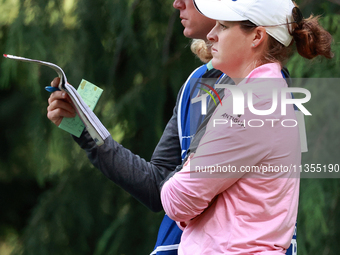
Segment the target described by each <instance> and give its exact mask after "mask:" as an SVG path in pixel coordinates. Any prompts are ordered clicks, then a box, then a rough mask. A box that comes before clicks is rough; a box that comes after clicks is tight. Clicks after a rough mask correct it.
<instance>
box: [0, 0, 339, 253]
mask: <svg viewBox="0 0 340 255" xmlns="http://www.w3.org/2000/svg"><path fill="white" fill-rule="evenodd" d="M336 2H337V1H322V2H320V1H316V0H308V1H307V0H306V1H300V2H299V3H300V6H301V8H302V10H303V13H304V14H305V16H307V14H308V13H310V12H314V13H315V14H322V15H323V19H322V23H323V25H324V26H325V27H326V29H328V30H329V31H330V32H331V33H332V34H333V36H334V45H333V49H334V52H335V58H334V59H333V60H330V61H327V60H321V59H317V60H314V61H312V62H310V61H305V60H303V59H302V58H299V57H297V56H296V55H294V56H293V57H292V59H291V60H290V62H289V63H288V68H289V70H290V72H291V74H292V76H293V77H305V78H306V77H315V78H317V77H325V78H338V77H339V73H338V70H340V69H339V67H340V63H339V58H340V54H339V53H340V46H339V42H340V31H339V29H338V25H339V21H340V15H339V10H340V5H339V4H337V3H336ZM171 5H172V1H170V0H166V1H160V0H143V1H140V0H134V1H132V0H128V1H122V0H97V1H90V0H63V1H57V0H0V53H7V54H13V55H19V56H24V57H29V58H35V59H41V60H46V61H50V62H54V63H56V64H58V65H60V66H61V67H62V68H63V69H64V71H65V73H66V75H67V77H68V80H69V82H70V83H72V84H73V85H74V86H75V87H77V86H78V84H79V82H80V81H81V79H82V78H84V79H86V80H88V81H90V82H93V83H94V84H96V85H97V86H99V87H101V88H103V89H104V93H103V95H102V97H101V99H100V101H99V103H98V105H97V107H96V109H95V113H96V114H97V115H98V117H99V118H100V119H101V120H102V122H103V123H104V125H105V126H106V127H107V128H108V129H109V131H110V133H111V134H112V136H113V137H114V138H115V139H116V140H117V141H119V142H121V143H122V144H123V145H124V146H125V147H127V148H129V149H130V150H132V151H133V152H134V153H136V154H138V155H140V156H142V157H144V158H146V159H149V158H150V156H151V153H152V151H153V149H154V147H155V145H156V144H157V142H158V139H159V137H160V135H161V134H162V131H163V128H164V126H165V124H166V122H167V121H168V119H169V117H170V116H171V113H172V109H173V106H174V103H175V99H176V95H177V92H178V89H179V87H180V86H181V85H182V83H183V82H184V81H185V79H186V77H187V76H188V74H189V73H190V72H191V71H192V70H193V69H194V68H195V67H196V66H198V65H199V64H200V62H199V61H198V60H197V59H196V58H195V57H194V56H193V55H192V53H190V50H189V49H188V48H189V47H188V46H189V44H190V40H189V39H186V38H185V37H184V36H183V35H182V31H183V28H182V25H181V24H180V22H179V19H178V13H177V12H176V11H175V10H174V9H173V8H172V6H171ZM54 77H55V73H54V72H53V71H51V70H49V69H48V68H45V67H40V66H36V65H32V64H27V63H19V62H16V61H11V60H6V59H4V58H0V121H1V125H0V136H1V143H0V152H1V153H0V197H1V200H0V202H1V203H0V254H10V253H11V251H13V254H34V255H37V254H39V255H44V254H52V255H53V254H70V255H73V254H95V255H101V254H149V253H150V251H151V250H152V249H153V245H154V243H155V240H156V235H157V230H158V226H159V223H160V220H161V218H162V216H163V213H158V214H155V213H152V212H150V211H149V210H148V209H147V208H145V207H144V206H143V205H141V204H140V203H139V202H137V201H136V200H135V199H133V198H131V197H130V195H129V194H127V193H126V192H124V191H123V190H122V189H120V188H119V187H117V186H116V185H115V184H113V183H111V182H110V181H108V180H107V179H106V178H105V177H103V175H102V174H101V173H100V172H99V171H98V170H97V169H95V168H94V167H93V166H91V164H90V163H89V161H88V160H87V158H86V156H85V154H84V152H83V151H81V150H80V149H79V148H78V146H77V145H76V144H75V143H74V142H73V141H72V139H71V138H70V135H69V134H67V133H66V132H64V131H62V130H60V129H58V128H56V127H55V126H54V125H53V124H51V123H50V121H49V120H48V119H47V118H46V107H47V99H48V97H49V94H48V93H47V92H46V91H45V90H44V87H45V86H46V85H49V83H50V82H51V80H52V79H53V78H54ZM314 95H319V96H318V97H316V98H317V99H320V100H322V99H323V98H327V99H328V100H327V102H328V103H327V104H323V105H322V104H319V103H316V104H311V105H310V106H309V107H308V109H309V110H310V111H311V112H312V114H313V117H310V118H306V125H307V132H308V141H309V152H308V153H306V154H304V155H303V161H304V162H310V161H311V160H314V161H315V162H318V163H340V160H339V157H338V155H339V149H338V148H339V146H340V144H339V143H340V142H339V139H337V133H338V131H339V130H340V124H339V121H338V120H339V119H340V113H339V111H340V110H339V109H340V105H339V100H338V99H337V96H338V95H340V91H339V88H338V87H337V86H334V90H332V91H331V90H325V89H324V88H323V87H321V86H320V87H316V88H314V90H313V93H312V97H313V98H314ZM325 116H328V118H326V117H325ZM320 123H321V124H320ZM339 184H340V181H339V179H302V180H301V197H300V208H299V221H298V247H299V248H298V252H299V254H303V255H307V254H325V255H326V254H337V253H338V252H337V251H338V250H339V249H340V247H339V246H340V242H338V241H339V238H338V236H340V233H339V229H340V226H339V225H340V221H339V218H340V206H339V194H340V193H339Z"/></svg>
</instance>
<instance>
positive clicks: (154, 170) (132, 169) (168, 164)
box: [73, 87, 183, 212]
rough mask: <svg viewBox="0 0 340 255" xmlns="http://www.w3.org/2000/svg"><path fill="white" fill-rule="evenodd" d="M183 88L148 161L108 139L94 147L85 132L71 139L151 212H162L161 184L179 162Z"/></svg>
mask: <svg viewBox="0 0 340 255" xmlns="http://www.w3.org/2000/svg"><path fill="white" fill-rule="evenodd" d="M182 89H183V87H182ZM182 89H181V90H180V92H179V94H178V97H177V103H176V106H175V108H174V111H173V115H172V117H171V119H170V121H169V122H168V124H167V125H166V128H165V130H164V132H163V135H162V137H161V139H160V141H159V143H158V145H157V146H156V148H155V151H154V153H153V155H152V157H151V160H150V162H147V161H146V160H144V159H142V158H140V157H139V156H138V155H136V154H133V153H132V152H131V151H130V150H128V149H126V148H124V147H123V146H122V145H120V144H119V143H117V142H116V141H114V140H113V139H112V137H111V136H110V137H108V138H107V139H106V140H105V143H104V144H103V145H102V146H97V145H96V143H95V142H94V141H93V140H92V138H91V137H90V135H89V133H88V132H87V131H86V130H85V131H84V132H83V133H82V135H81V137H80V138H77V137H73V138H74V140H75V141H76V142H77V143H78V144H79V145H80V147H81V148H82V149H84V150H85V151H86V154H87V156H88V158H89V160H90V161H91V163H92V164H93V165H94V166H95V167H96V168H98V169H99V170H100V171H101V172H102V173H103V174H104V175H105V176H106V177H107V178H109V179H110V180H112V181H113V182H114V183H116V184H117V185H119V186H120V187H122V188H123V189H124V190H125V191H127V192H129V193H130V194H131V195H132V196H134V197H135V198H136V199H138V200H139V201H140V202H141V203H143V204H144V205H146V206H147V207H148V208H149V209H151V210H152V211H154V212H157V211H161V210H162V209H163V208H162V204H161V199H160V193H159V185H160V183H161V182H162V181H163V180H164V179H165V177H166V176H168V175H169V173H170V172H172V171H174V170H175V168H176V166H177V165H180V164H181V163H182V159H181V146H180V142H179V137H178V127H177V108H178V101H179V95H180V94H181V91H182Z"/></svg>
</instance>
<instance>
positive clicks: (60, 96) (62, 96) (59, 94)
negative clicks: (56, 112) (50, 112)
mask: <svg viewBox="0 0 340 255" xmlns="http://www.w3.org/2000/svg"><path fill="white" fill-rule="evenodd" d="M55 100H63V101H66V102H69V103H70V104H72V100H71V98H70V97H69V95H68V94H67V93H66V92H64V91H55V92H53V93H51V95H50V97H49V98H48V103H49V104H51V103H52V102H53V101H55Z"/></svg>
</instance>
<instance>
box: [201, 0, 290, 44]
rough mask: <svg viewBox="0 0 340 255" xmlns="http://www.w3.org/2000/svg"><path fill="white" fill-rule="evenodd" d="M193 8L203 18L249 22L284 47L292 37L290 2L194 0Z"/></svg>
mask: <svg viewBox="0 0 340 255" xmlns="http://www.w3.org/2000/svg"><path fill="white" fill-rule="evenodd" d="M194 3H195V6H196V8H197V10H198V11H199V12H201V13H202V14H203V15H204V16H207V17H208V18H211V19H215V20H223V21H244V20H249V21H251V22H253V23H254V24H255V25H257V26H263V27H265V28H266V31H267V33H268V34H270V35H271V36H272V37H274V38H275V39H276V40H278V41H279V42H281V43H282V44H283V45H285V46H289V44H290V43H291V41H292V39H293V37H292V36H291V35H290V34H289V31H288V27H287V22H288V24H290V23H292V22H294V19H293V16H292V10H293V8H294V7H295V5H294V3H293V2H292V1H291V0H194Z"/></svg>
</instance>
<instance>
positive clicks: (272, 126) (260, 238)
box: [161, 63, 301, 255]
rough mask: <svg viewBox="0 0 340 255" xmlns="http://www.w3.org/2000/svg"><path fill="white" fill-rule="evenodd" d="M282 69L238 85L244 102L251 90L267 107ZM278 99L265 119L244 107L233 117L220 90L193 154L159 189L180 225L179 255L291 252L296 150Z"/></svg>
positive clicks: (290, 114) (280, 84)
mask: <svg viewBox="0 0 340 255" xmlns="http://www.w3.org/2000/svg"><path fill="white" fill-rule="evenodd" d="M280 69H281V68H280V65H278V64H274V63H272V64H266V65H263V66H261V67H258V68H256V69H254V70H253V71H252V72H251V73H250V74H249V75H248V77H246V78H245V79H244V80H243V81H242V82H240V83H239V84H238V85H237V87H238V88H240V89H242V91H243V92H244V93H245V97H244V98H245V102H247V93H248V92H247V91H248V88H251V89H252V90H253V105H254V108H255V109H257V110H267V109H270V108H271V107H272V104H273V95H272V89H273V88H276V89H277V90H278V92H280V90H281V88H286V87H287V83H286V82H285V80H284V79H282V75H281V72H280ZM261 78H266V79H261ZM267 78H276V79H267ZM278 95H280V93H278ZM289 96H290V95H289V94H287V98H288V97H289ZM279 98H280V96H279ZM280 101H281V100H280V99H279V100H278V107H277V109H276V110H275V111H274V112H273V113H272V114H270V115H261V116H260V115H255V114H253V113H252V112H251V111H250V110H249V108H248V107H247V104H245V110H244V114H243V115H241V116H240V115H233V107H232V106H233V100H232V96H231V93H230V91H229V90H228V89H225V96H224V98H223V100H222V106H221V105H219V106H218V107H217V108H216V110H215V112H214V114H213V116H212V117H211V119H210V121H209V123H208V126H207V130H206V133H205V134H204V136H203V137H202V139H201V141H200V144H199V146H198V148H197V151H196V153H195V155H194V156H193V157H192V158H191V159H190V160H189V162H188V164H186V166H184V167H183V169H182V170H181V171H180V172H178V173H176V174H175V175H174V176H173V177H172V178H171V179H169V181H167V182H166V183H165V184H164V186H163V188H162V191H161V199H162V204H163V207H164V210H165V212H166V214H167V215H168V216H169V217H170V218H172V219H173V220H175V221H177V222H178V223H180V224H179V225H181V226H185V227H184V229H183V235H182V238H181V243H180V246H179V249H178V254H179V255H183V254H185V255H194V254H205V255H210V254H213V255H217V254H284V253H285V250H286V249H287V248H288V247H289V245H290V241H291V238H292V235H293V232H294V226H295V222H296V217H297V208H298V197H299V173H298V166H299V165H300V163H301V150H300V140H299V133H298V127H297V125H295V124H296V123H295V122H294V120H296V117H295V112H294V109H293V106H292V105H287V112H286V115H281V107H280ZM227 121H228V122H227ZM249 121H250V122H249ZM222 123H225V124H222ZM231 123H232V124H231ZM262 124H263V125H262ZM261 125H262V126H261ZM255 126H258V127H255ZM213 166H214V167H215V168H214V167H213ZM252 167H253V170H251V168H252ZM255 167H257V169H256V168H255ZM228 168H229V170H228ZM223 169H224V170H223Z"/></svg>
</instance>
